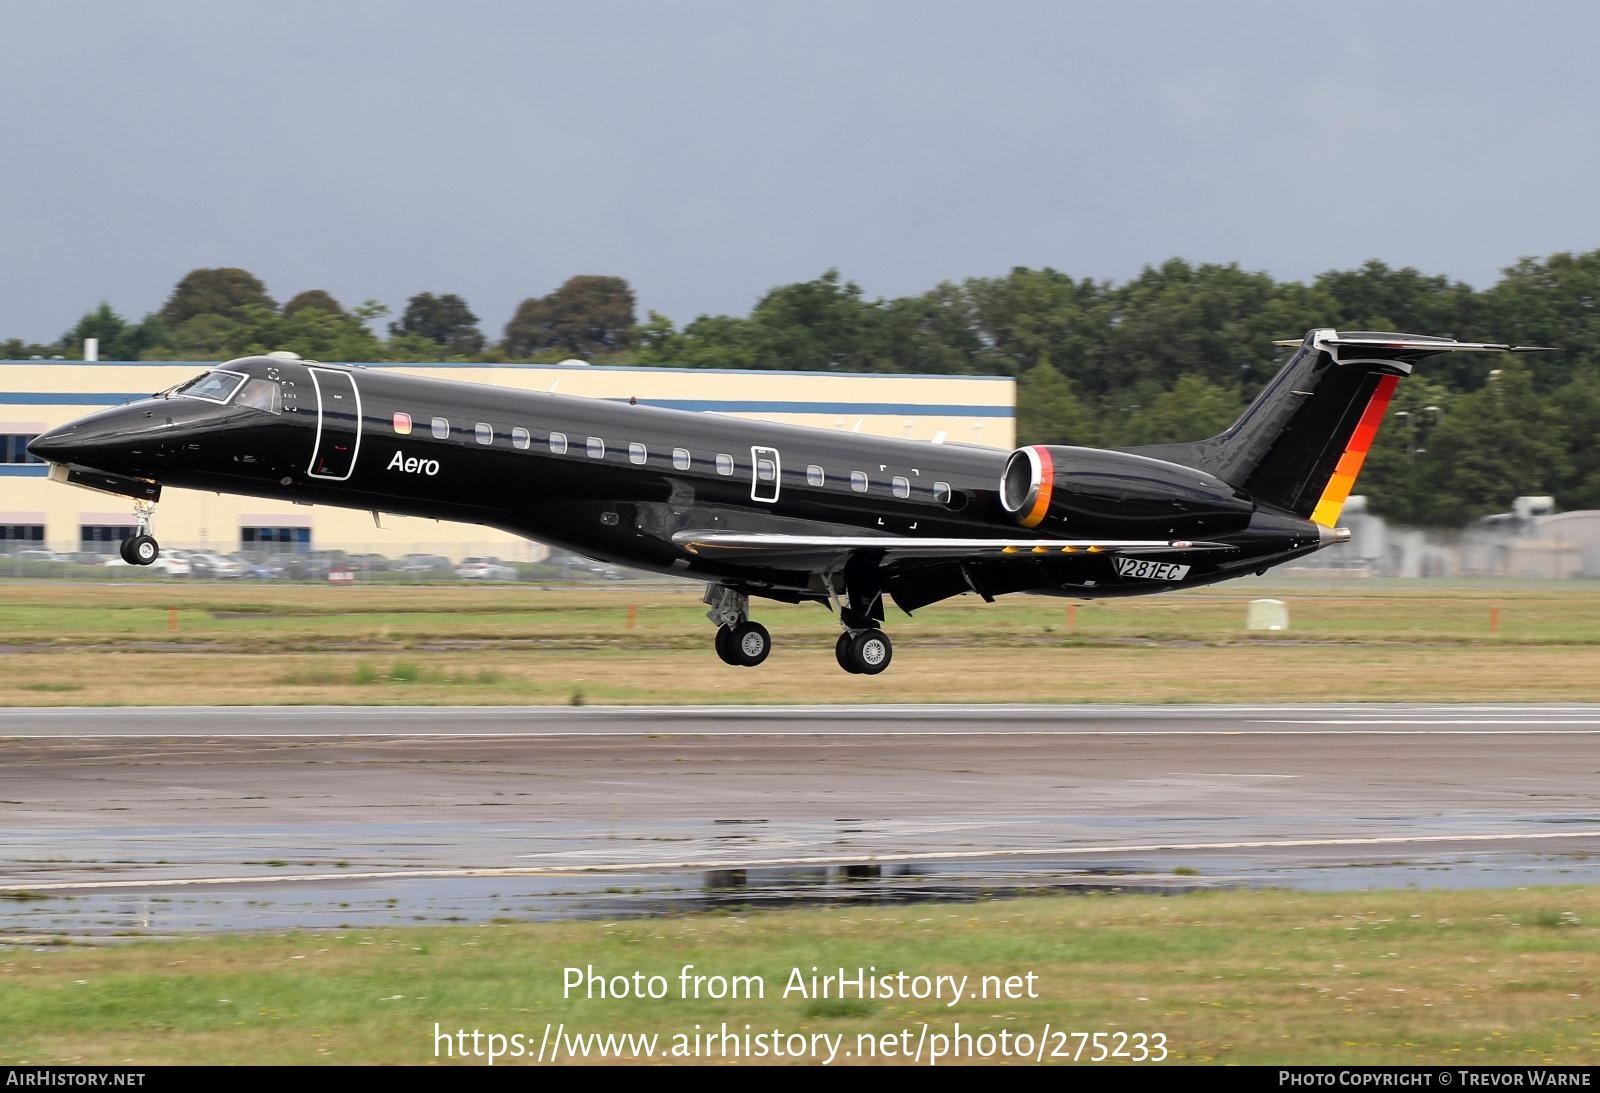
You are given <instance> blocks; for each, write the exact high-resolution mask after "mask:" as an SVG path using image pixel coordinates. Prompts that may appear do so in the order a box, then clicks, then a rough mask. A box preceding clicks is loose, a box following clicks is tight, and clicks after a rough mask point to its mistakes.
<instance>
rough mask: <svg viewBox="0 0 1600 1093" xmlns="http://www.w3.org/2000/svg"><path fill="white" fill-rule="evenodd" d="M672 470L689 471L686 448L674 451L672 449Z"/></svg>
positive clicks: (687, 450)
mask: <svg viewBox="0 0 1600 1093" xmlns="http://www.w3.org/2000/svg"><path fill="white" fill-rule="evenodd" d="M672 468H673V470H678V471H686V470H688V469H689V449H688V448H674V449H672Z"/></svg>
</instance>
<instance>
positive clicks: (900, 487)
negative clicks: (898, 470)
mask: <svg viewBox="0 0 1600 1093" xmlns="http://www.w3.org/2000/svg"><path fill="white" fill-rule="evenodd" d="M889 489H890V490H891V491H892V492H893V493H894V495H895V496H896V497H910V496H911V482H910V480H909V479H906V478H902V477H901V476H900V475H898V474H897V475H895V476H894V477H893V478H891V479H889Z"/></svg>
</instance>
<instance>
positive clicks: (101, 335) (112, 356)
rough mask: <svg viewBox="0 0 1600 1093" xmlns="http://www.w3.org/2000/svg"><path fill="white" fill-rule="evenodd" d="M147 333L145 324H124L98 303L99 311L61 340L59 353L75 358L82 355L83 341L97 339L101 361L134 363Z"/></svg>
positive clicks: (121, 318)
mask: <svg viewBox="0 0 1600 1093" xmlns="http://www.w3.org/2000/svg"><path fill="white" fill-rule="evenodd" d="M150 333H151V330H150V327H148V326H147V325H146V324H143V323H130V322H128V321H127V320H126V319H124V318H123V317H122V316H121V315H118V314H117V313H116V312H115V311H113V310H111V305H110V304H108V303H106V302H105V301H103V300H102V301H101V302H100V306H99V307H97V308H95V309H94V310H93V311H91V312H89V313H88V314H86V315H85V316H84V317H83V318H81V319H79V320H78V323H77V325H76V326H74V327H73V328H72V329H71V330H69V331H67V332H66V333H65V334H63V335H62V336H61V351H62V353H63V354H64V355H66V356H68V357H73V356H76V355H78V354H79V353H80V352H82V350H83V343H84V341H85V340H86V339H88V338H98V339H99V341H100V359H101V360H108V361H136V360H138V359H140V356H141V355H142V354H143V352H144V350H145V348H146V345H147V342H146V338H147V337H148V336H149V334H150Z"/></svg>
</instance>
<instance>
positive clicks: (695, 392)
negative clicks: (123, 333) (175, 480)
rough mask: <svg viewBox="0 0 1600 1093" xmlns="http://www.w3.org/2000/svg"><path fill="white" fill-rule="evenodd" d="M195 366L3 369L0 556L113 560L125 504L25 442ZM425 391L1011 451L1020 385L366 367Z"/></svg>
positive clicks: (292, 534)
mask: <svg viewBox="0 0 1600 1093" xmlns="http://www.w3.org/2000/svg"><path fill="white" fill-rule="evenodd" d="M210 366H211V365H210V364H208V363H207V362H202V361H173V362H155V361H64V360H29V361H0V552H4V553H15V552H16V551H18V550H26V549H44V550H50V551H54V552H56V553H71V552H79V551H86V552H97V553H106V554H111V553H114V552H115V550H116V547H117V544H118V543H120V542H121V541H122V540H123V539H124V538H126V537H128V536H129V535H130V534H132V532H131V529H132V527H133V524H134V517H133V505H132V502H131V501H127V502H125V501H124V500H123V499H122V498H118V497H114V496H111V495H107V494H101V493H94V492H91V491H88V490H84V489H79V488H76V487H72V486H68V485H64V484H60V483H56V482H51V481H49V480H48V479H47V477H46V473H47V470H48V468H47V467H46V466H45V465H44V464H42V463H39V462H37V461H35V460H33V459H32V457H30V456H29V455H28V454H27V452H26V445H27V442H28V441H29V440H30V439H32V438H33V437H34V436H37V435H38V434H40V433H43V432H46V431H48V430H50V429H53V428H55V427H57V426H59V425H62V424H65V423H66V422H68V421H71V420H72V419H73V418H76V417H81V416H83V415H84V414H88V413H92V412H93V411H94V410H96V409H99V408H102V407H108V406H116V405H119V404H121V403H124V402H127V401H129V400H131V399H134V398H139V397H142V396H144V395H148V394H150V393H153V392H156V391H163V390H166V389H167V388H169V387H173V386H175V385H177V384H179V383H182V382H184V381H186V380H188V379H191V378H192V377H194V376H195V375H197V374H199V373H200V372H203V371H205V370H206V369H207V368H208V367H210ZM361 367H364V368H372V369H392V370H395V371H400V372H404V373H406V374H408V375H416V376H424V377H429V378H433V379H448V380H460V381H467V382H472V383H484V384H493V385H497V386H500V387H507V388H515V389H518V390H524V391H555V392H558V393H560V394H563V395H576V396H583V397H589V398H602V399H615V400H620V401H628V400H630V399H636V400H638V402H640V403H643V404H646V405H651V406H662V407H668V408H673V409H682V410H697V411H703V412H712V413H721V414H732V415H735V416H738V417H749V418H760V419H764V420H769V421H777V422H783V423H786V424H794V425H807V426H812V427H814V428H823V429H840V430H847V431H859V432H863V433H870V434H875V435H879V436H892V437H899V438H903V439H908V440H933V439H939V440H942V441H945V442H949V443H964V444H978V445H983V446H986V447H993V448H1002V449H1008V448H1010V447H1012V445H1013V442H1014V440H1015V421H1014V407H1015V402H1016V385H1015V382H1014V381H1013V380H1012V379H1011V378H1009V377H999V376H920V375H918V376H908V375H871V374H859V373H828V372H784V371H765V370H727V369H705V368H662V367H645V366H624V367H616V366H591V365H585V364H581V363H572V364H559V365H545V364H537V365H535V364H501V365H488V364H366V365H362V366H361ZM155 530H156V535H157V537H158V538H159V539H160V540H161V543H162V545H163V546H164V547H173V548H188V549H201V550H209V551H215V552H219V553H233V552H236V551H240V550H247V551H248V550H263V549H264V550H285V551H287V550H302V551H303V550H330V549H340V550H344V551H347V552H351V553H369V552H370V553H374V554H382V555H385V556H388V557H391V558H398V557H402V556H403V555H406V554H409V553H426V554H437V555H442V556H444V557H448V558H451V559H452V560H459V559H461V558H463V557H467V556H493V557H497V558H500V559H503V560H506V561H538V560H539V559H541V558H542V557H543V556H544V554H545V551H544V549H543V547H541V546H539V545H538V544H534V543H530V542H528V541H526V540H523V539H519V538H517V537H515V536H512V535H508V534H506V533H504V532H499V531H494V530H492V529H489V528H481V527H473V526H470V525H464V524H451V523H446V522H440V521H431V520H421V519H415V518H406V517H398V516H387V515H385V516H383V517H381V525H380V526H374V520H373V517H372V515H371V514H370V513H366V512H356V511H351V510H346V509H336V508H326V507H321V506H304V505H294V504H290V503H287V502H278V501H264V500H259V499H256V498H249V497H234V496H226V495H220V494H210V493H196V492H192V491H188V490H165V491H163V493H162V497H161V503H160V508H159V511H158V514H157V516H156V523H155Z"/></svg>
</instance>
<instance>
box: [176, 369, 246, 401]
mask: <svg viewBox="0 0 1600 1093" xmlns="http://www.w3.org/2000/svg"><path fill="white" fill-rule="evenodd" d="M245 378H246V377H245V376H244V375H242V374H241V373H238V372H222V371H216V372H203V373H201V374H200V375H198V376H196V377H195V378H194V379H192V380H190V381H189V382H188V383H185V384H183V385H182V386H179V387H175V388H173V390H172V393H173V394H174V395H181V396H183V397H184V398H197V399H202V400H204V401H205V402H227V401H228V400H229V399H231V398H232V397H233V396H234V393H235V392H236V391H238V390H239V385H240V384H242V383H244V381H245Z"/></svg>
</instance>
